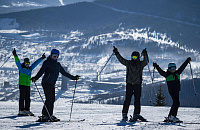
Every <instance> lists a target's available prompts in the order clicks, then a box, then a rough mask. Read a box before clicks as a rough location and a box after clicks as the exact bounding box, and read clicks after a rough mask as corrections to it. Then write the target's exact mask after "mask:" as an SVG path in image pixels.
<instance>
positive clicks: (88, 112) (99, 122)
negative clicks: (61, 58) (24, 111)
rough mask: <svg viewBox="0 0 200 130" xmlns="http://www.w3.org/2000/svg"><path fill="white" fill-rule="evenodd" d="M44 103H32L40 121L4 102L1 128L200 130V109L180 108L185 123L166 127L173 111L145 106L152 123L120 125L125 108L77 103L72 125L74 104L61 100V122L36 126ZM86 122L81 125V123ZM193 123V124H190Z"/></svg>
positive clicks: (58, 106) (58, 107)
mask: <svg viewBox="0 0 200 130" xmlns="http://www.w3.org/2000/svg"><path fill="white" fill-rule="evenodd" d="M42 106H43V103H42V102H32V104H31V110H32V112H33V113H34V114H35V115H36V117H31V116H28V117H20V116H17V113H18V102H16V101H15V102H11V101H8V102H0V110H1V113H0V128H1V129H2V130H5V129H7V130H8V129H9V130H11V129H12V130H13V129H37V130H39V129H48V130H50V129H54V130H55V129H59V130H62V129H63V130H66V129H69V130H77V129H82V130H89V129H91V130H94V129H96V130H102V129H103V130H111V129H117V130H118V129H119V130H120V129H137V130H141V129H144V130H153V129H156V130H158V129H159V130H177V129H179V130H182V129H183V130H186V129H187V130H188V129H190V130H191V129H192V130H197V129H200V124H199V123H200V108H184V107H180V109H179V112H178V117H179V118H180V119H181V120H183V122H185V123H180V124H179V123H177V124H173V123H162V122H161V121H163V120H164V117H165V116H167V114H168V112H169V109H170V108H169V107H152V106H142V111H141V115H142V116H144V117H145V118H146V119H147V120H148V121H149V122H132V123H129V122H120V119H121V110H122V105H105V104H77V103H74V106H73V112H72V119H71V120H72V122H67V121H68V120H69V115H70V110H71V102H66V100H65V99H58V100H57V101H56V102H55V108H54V115H55V116H56V117H58V118H60V119H61V122H35V121H36V120H37V119H38V118H37V116H40V115H41V110H42ZM132 112H133V106H131V107H130V110H129V115H132ZM81 119H85V121H82V122H77V120H81ZM189 123H192V124H189Z"/></svg>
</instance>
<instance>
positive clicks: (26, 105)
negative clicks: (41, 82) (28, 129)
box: [19, 85, 31, 111]
mask: <svg viewBox="0 0 200 130" xmlns="http://www.w3.org/2000/svg"><path fill="white" fill-rule="evenodd" d="M30 103H31V99H30V86H24V85H19V111H24V110H26V111H29V110H30Z"/></svg>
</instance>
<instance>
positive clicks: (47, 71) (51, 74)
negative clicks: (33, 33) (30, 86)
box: [31, 49, 80, 122]
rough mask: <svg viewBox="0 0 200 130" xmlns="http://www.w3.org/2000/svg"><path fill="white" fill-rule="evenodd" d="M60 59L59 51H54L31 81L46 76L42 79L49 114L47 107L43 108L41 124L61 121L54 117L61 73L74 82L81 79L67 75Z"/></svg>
mask: <svg viewBox="0 0 200 130" xmlns="http://www.w3.org/2000/svg"><path fill="white" fill-rule="evenodd" d="M58 57H59V51H58V50H57V49H52V51H51V55H50V56H49V57H48V58H47V60H45V61H44V63H43V65H42V67H41V69H40V70H39V72H38V73H37V74H36V76H35V77H32V78H31V80H32V81H33V82H35V81H36V80H38V79H39V78H40V77H41V76H42V75H43V74H44V76H43V78H42V87H43V90H44V94H45V97H46V101H45V105H46V107H47V110H48V112H47V110H46V108H45V106H43V109H42V116H41V117H40V118H39V120H38V121H39V122H45V121H50V119H51V121H52V119H53V121H59V119H57V118H56V117H55V116H53V107H54V102H55V84H56V81H57V78H58V74H59V72H60V73H61V74H62V75H64V76H66V77H68V78H70V79H72V80H78V79H79V77H80V76H78V75H76V76H73V75H71V74H69V73H67V72H66V71H65V70H64V68H63V67H62V66H61V64H60V63H59V62H58V61H57V58H58ZM48 113H49V114H50V115H49V114H48ZM49 116H51V117H49Z"/></svg>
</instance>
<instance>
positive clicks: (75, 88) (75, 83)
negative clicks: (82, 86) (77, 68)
mask: <svg viewBox="0 0 200 130" xmlns="http://www.w3.org/2000/svg"><path fill="white" fill-rule="evenodd" d="M76 84H77V80H76V83H75V88H74V94H73V98H72V105H71V112H70V117H69V121H70V120H71V116H72V107H73V104H74V95H75V91H76Z"/></svg>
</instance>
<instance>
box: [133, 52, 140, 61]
mask: <svg viewBox="0 0 200 130" xmlns="http://www.w3.org/2000/svg"><path fill="white" fill-rule="evenodd" d="M131 59H132V60H137V61H138V60H140V53H139V52H137V51H134V52H133V53H132V54H131Z"/></svg>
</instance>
